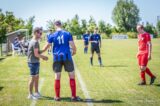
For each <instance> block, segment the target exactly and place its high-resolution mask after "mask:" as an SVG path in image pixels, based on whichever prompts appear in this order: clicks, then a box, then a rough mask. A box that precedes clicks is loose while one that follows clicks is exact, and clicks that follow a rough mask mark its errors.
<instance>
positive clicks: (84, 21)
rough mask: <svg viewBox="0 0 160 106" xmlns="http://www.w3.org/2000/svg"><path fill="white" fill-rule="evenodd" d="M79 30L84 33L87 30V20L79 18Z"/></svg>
mask: <svg viewBox="0 0 160 106" xmlns="http://www.w3.org/2000/svg"><path fill="white" fill-rule="evenodd" d="M81 24H82V25H81V32H82V33H83V34H84V33H85V32H86V30H87V21H86V20H85V19H82V20H81Z"/></svg>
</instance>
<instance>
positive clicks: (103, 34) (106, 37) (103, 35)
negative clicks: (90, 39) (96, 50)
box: [101, 33, 110, 39]
mask: <svg viewBox="0 0 160 106" xmlns="http://www.w3.org/2000/svg"><path fill="white" fill-rule="evenodd" d="M101 38H102V39H109V38H110V36H109V35H106V34H105V33H102V34H101Z"/></svg>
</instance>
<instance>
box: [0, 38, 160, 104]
mask: <svg viewBox="0 0 160 106" xmlns="http://www.w3.org/2000/svg"><path fill="white" fill-rule="evenodd" d="M102 42H103V45H102V59H103V60H102V61H103V64H104V67H99V66H98V61H97V56H96V55H95V57H94V66H93V67H91V66H90V65H89V56H90V55H89V54H87V55H84V54H83V42H82V41H76V45H77V48H78V50H77V55H76V56H74V61H75V63H76V66H77V68H78V70H79V71H80V74H81V77H82V79H83V81H84V83H85V85H86V88H87V90H88V92H89V95H90V97H91V99H92V103H93V105H94V106H106V105H107V106H108V105H115V106H151V105H152V106H158V105H159V104H160V73H159V70H160V42H159V39H154V40H153V56H152V61H151V62H150V63H149V67H150V69H151V70H152V71H153V73H155V75H156V76H157V80H156V82H155V84H154V85H152V86H150V85H147V86H138V85H137V83H138V82H139V80H140V78H139V69H138V66H137V60H136V58H135V56H136V52H137V40H103V41H102ZM62 74H63V75H62V80H61V96H62V101H61V102H55V101H53V97H54V88H53V86H54V73H53V71H52V57H51V56H50V59H49V61H48V62H44V61H42V63H41V70H40V81H41V80H42V79H44V82H43V83H42V86H41V93H42V95H43V96H44V98H43V99H41V100H38V101H37V102H36V106H51V105H52V106H87V103H86V102H85V101H84V102H78V103H72V102H70V99H69V97H70V88H69V80H68V75H67V73H66V72H64V71H63V73H62ZM28 79H29V70H28V67H27V63H26V57H22V56H19V57H18V56H16V57H7V58H5V59H0V106H29V105H30V104H31V103H32V101H31V100H28V99H26V98H27V95H28V89H27V85H28ZM147 81H148V83H149V77H148V76H147ZM77 94H78V95H79V96H80V97H81V98H83V99H88V98H85V95H83V91H82V88H81V86H80V83H79V82H78V79H77Z"/></svg>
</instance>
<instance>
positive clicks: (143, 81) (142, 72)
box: [140, 66, 146, 85]
mask: <svg viewBox="0 0 160 106" xmlns="http://www.w3.org/2000/svg"><path fill="white" fill-rule="evenodd" d="M140 70H141V72H140V76H141V81H142V82H141V84H140V85H145V84H146V77H145V70H146V66H140Z"/></svg>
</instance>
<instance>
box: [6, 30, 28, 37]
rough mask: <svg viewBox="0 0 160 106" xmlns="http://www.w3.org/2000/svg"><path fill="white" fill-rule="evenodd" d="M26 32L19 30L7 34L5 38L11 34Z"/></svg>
mask: <svg viewBox="0 0 160 106" xmlns="http://www.w3.org/2000/svg"><path fill="white" fill-rule="evenodd" d="M27 31H28V29H19V30H17V31H13V32H10V33H7V34H6V36H10V35H12V34H16V33H21V32H27Z"/></svg>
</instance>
